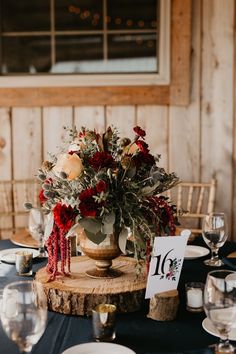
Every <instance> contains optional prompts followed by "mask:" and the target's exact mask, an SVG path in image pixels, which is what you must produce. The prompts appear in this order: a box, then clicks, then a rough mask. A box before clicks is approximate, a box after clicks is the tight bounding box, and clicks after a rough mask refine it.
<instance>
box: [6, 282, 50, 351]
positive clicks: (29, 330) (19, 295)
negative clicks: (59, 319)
mask: <svg viewBox="0 0 236 354" xmlns="http://www.w3.org/2000/svg"><path fill="white" fill-rule="evenodd" d="M1 322H2V328H3V330H4V331H5V333H6V334H7V336H8V337H9V338H10V339H11V340H12V341H14V342H15V343H16V344H17V346H18V348H19V351H20V353H22V354H23V353H30V352H31V350H32V347H33V345H35V344H36V343H37V342H38V340H39V339H40V338H41V336H42V334H43V333H44V331H45V328H46V322H47V298H46V295H45V293H44V290H43V285H42V284H41V283H39V282H37V281H33V282H32V281H17V282H13V283H10V284H8V285H6V286H5V288H4V290H3V297H2V307H1Z"/></svg>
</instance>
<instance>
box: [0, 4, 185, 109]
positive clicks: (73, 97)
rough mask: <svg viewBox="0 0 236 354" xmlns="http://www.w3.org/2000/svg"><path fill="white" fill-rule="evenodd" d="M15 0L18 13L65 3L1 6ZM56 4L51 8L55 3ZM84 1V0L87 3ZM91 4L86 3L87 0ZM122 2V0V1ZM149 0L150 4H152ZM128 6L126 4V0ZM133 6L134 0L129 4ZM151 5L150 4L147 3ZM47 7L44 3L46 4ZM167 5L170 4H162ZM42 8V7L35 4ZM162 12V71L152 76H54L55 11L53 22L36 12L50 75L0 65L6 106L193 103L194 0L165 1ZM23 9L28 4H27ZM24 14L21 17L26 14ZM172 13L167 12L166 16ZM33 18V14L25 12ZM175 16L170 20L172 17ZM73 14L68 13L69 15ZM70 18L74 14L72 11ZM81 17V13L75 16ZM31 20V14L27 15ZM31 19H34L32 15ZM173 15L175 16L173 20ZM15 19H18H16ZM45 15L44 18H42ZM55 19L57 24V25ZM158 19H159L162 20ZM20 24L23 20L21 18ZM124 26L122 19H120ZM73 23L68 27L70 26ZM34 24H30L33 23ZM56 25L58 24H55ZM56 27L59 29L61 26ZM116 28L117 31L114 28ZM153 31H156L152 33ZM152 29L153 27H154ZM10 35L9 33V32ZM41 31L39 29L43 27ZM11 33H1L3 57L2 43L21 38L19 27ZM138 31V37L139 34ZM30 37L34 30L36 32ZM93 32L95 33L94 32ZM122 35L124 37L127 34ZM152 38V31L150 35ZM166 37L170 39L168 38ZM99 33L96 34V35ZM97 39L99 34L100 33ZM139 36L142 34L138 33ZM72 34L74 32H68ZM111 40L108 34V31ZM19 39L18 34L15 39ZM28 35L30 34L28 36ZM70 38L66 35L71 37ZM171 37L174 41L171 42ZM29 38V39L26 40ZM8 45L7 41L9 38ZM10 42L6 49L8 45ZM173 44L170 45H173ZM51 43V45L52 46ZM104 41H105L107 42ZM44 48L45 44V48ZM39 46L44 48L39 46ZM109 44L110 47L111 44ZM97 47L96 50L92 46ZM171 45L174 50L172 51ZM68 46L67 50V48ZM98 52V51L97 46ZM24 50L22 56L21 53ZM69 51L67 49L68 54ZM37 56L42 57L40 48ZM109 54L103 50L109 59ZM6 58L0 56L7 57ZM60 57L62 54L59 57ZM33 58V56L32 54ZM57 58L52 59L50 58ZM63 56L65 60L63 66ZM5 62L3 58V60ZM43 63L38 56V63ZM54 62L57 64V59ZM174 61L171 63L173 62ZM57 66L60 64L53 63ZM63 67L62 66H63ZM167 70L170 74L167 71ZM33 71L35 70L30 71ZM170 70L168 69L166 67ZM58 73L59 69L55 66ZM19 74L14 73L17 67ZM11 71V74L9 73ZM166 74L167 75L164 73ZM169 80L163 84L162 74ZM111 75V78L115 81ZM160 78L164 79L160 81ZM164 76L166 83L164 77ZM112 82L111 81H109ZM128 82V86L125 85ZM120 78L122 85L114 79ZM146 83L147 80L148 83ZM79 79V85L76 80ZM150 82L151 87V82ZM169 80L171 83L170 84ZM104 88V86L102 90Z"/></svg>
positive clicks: (0, 101)
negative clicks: (52, 68)
mask: <svg viewBox="0 0 236 354" xmlns="http://www.w3.org/2000/svg"><path fill="white" fill-rule="evenodd" d="M5 1H7V2H9V3H12V4H13V5H15V7H13V8H12V9H11V11H12V13H13V14H15V13H16V9H17V13H18V11H19V9H18V7H20V5H21V4H23V3H28V4H32V3H33V4H36V3H38V4H39V6H40V7H43V6H45V7H46V8H47V9H48V6H49V5H50V7H49V9H51V6H52V4H54V2H53V1H55V4H59V3H60V1H61V0H34V1H33V2H32V1H30V0H21V1H14V0H0V5H1V6H3V2H5ZM48 1H50V4H49V2H48ZM79 1H80V0H69V1H68V2H69V3H70V6H74V9H73V8H70V9H71V11H72V12H73V11H77V12H78V10H76V6H78V2H79ZM81 1H82V0H81ZM84 1H85V0H84ZM91 1H93V3H94V4H95V3H97V2H98V1H100V0H91ZM109 1H112V2H113V1H114V2H115V1H116V0H107V4H109ZM121 1H122V0H120V2H121ZM139 1H141V0H133V3H134V4H135V5H136V4H137V3H138V2H139ZM143 1H144V0H143ZM148 1H149V0H147V2H148ZM89 2H90V0H86V4H89ZM124 2H126V1H125V0H124ZM127 2H128V0H127ZM170 2H171V9H170V10H171V11H169V10H168V6H167V5H166V4H169V5H170ZM145 3H146V1H145ZM42 4H44V5H42ZM162 5H164V6H162ZM35 6H36V5H35ZM158 6H159V7H160V11H159V20H160V21H159V22H160V26H159V30H158V25H157V29H156V32H157V38H159V39H157V41H156V43H158V45H157V44H156V48H159V52H157V54H158V56H157V66H156V68H157V70H158V72H156V73H155V72H146V73H142V72H141V73H140V72H139V73H129V74H127V73H124V72H123V73H119V74H118V73H113V74H107V73H106V74H93V75H90V74H87V73H82V74H78V75H77V74H75V73H74V74H70V73H69V74H68V73H67V74H66V75H65V74H60V75H59V74H57V73H54V74H52V73H51V74H50V75H49V70H50V69H51V66H50V65H51V64H50V60H52V62H53V63H55V65H57V64H56V60H57V59H56V55H57V54H56V49H55V51H54V52H53V50H52V48H53V46H54V48H56V31H54V35H53V31H52V30H51V28H50V30H48V26H49V24H50V26H51V25H52V23H53V21H52V18H51V16H52V12H50V11H49V14H50V18H49V16H48V17H46V18H45V17H43V18H41V20H39V18H40V11H35V13H34V16H33V15H32V16H33V17H32V21H31V23H33V24H35V25H36V27H37V26H39V25H40V21H41V25H40V26H41V29H40V32H41V33H40V36H41V38H39V37H40V36H39V35H38V36H35V37H37V39H38V41H35V43H36V42H37V43H39V44H40V43H41V44H42V43H44V46H41V48H44V49H42V50H41V52H42V53H43V54H42V56H43V57H44V58H45V65H46V66H47V65H48V69H47V70H46V69H45V71H44V72H42V71H41V72H40V73H39V69H37V68H36V71H37V72H36V73H35V65H36V64H34V65H33V66H34V68H33V67H32V66H30V65H29V63H27V75H26V73H21V74H17V73H16V72H12V73H9V72H5V73H4V70H5V69H4V65H3V63H1V62H0V68H1V67H2V65H3V68H2V71H3V72H2V75H1V71H0V106H21V107H30V106H60V105H67V106H74V105H90V106H91V105H126V104H129V105H130V104H131V105H135V104H159V105H169V104H171V105H184V106H185V105H187V104H188V103H189V96H190V95H189V93H190V90H189V88H190V49H191V47H190V44H191V11H192V10H191V7H192V0H159V5H158ZM22 7H23V5H22ZM24 11H25V10H22V11H21V13H22V14H23V15H24ZM165 11H166V13H165ZM25 13H26V14H27V12H26V11H25ZM0 14H3V11H2V9H0ZM169 14H170V16H169ZM67 15H68V13H67ZM69 15H70V12H69ZM75 15H76V14H75ZM25 16H26V15H25ZM27 16H28V17H29V15H28V14H27ZM168 16H169V17H170V18H169V20H170V21H169V20H168ZM13 17H14V16H12V18H13ZM41 17H42V16H41ZM55 18H56V17H54V21H55ZM157 18H158V16H157ZM19 21H20V20H19ZM19 21H18V22H17V26H19V25H20V22H21V23H24V26H26V23H25V22H27V21H25V20H24V17H23V19H22V20H21V21H20V22H19ZM168 21H169V22H170V26H169V32H168V30H167V31H163V30H162V28H163V26H164V24H167V23H168ZM118 22H119V21H118ZM65 25H67V23H66V24H65ZM27 26H28V24H27ZM54 27H55V24H54ZM55 28H56V27H55ZM0 29H3V26H2V24H0ZM111 30H113V29H111ZM133 30H134V31H136V32H137V30H138V29H137V28H133ZM148 30H150V28H149V29H148ZM151 30H152V28H151ZM4 31H5V32H7V31H8V30H4ZM27 31H29V30H28V28H25V29H24V32H25V33H27ZM37 31H38V29H37ZM68 31H71V33H70V35H72V34H73V32H72V31H74V30H73V29H70V30H68ZM99 31H102V32H101V35H104V36H105V31H104V30H103V29H99ZM9 32H13V33H12V34H11V35H10V34H8V37H7V35H6V33H5V35H1V32H0V53H2V44H3V40H4V38H5V39H6V37H7V38H8V39H10V37H14V32H15V34H17V33H19V30H18V28H15V29H9ZM24 32H22V33H21V35H20V36H18V37H20V39H21V40H23V37H24V35H23V34H24ZM64 32H65V29H60V30H59V29H58V33H57V34H58V36H59V35H60V36H61V34H62V33H63V36H64ZM121 32H122V29H120V28H119V29H117V33H116V37H117V38H119V37H122V36H123V34H122V33H121ZM136 32H135V33H136ZM30 33H32V30H31V29H30ZM90 34H91V33H90ZM121 34H122V36H121ZM149 34H150V33H149ZM164 34H165V35H166V39H165V36H164ZM93 35H95V33H94V34H93ZM96 35H98V33H97V31H96ZM136 35H137V33H136ZM68 36H69V34H68ZM107 36H108V33H107ZM15 37H17V36H15ZM26 37H27V36H26ZM65 37H66V36H64V39H65ZM169 37H170V41H169ZM26 39H27V38H26ZM6 42H7V40H6ZM6 42H5V45H7V44H6ZM169 42H170V43H169ZM46 43H48V44H46ZM103 43H104V42H103ZM41 44H40V45H41ZM37 45H38V44H37ZM108 46H109V43H108ZM91 47H92V46H91ZM169 47H170V50H169ZM64 48H65V47H64ZM9 50H12V51H13V50H14V46H11V47H10V48H9ZM48 50H49V51H50V53H49V54H48V53H47V54H46V53H45V52H46V51H48ZM91 50H92V48H91ZM19 51H20V53H19ZM64 51H65V49H63V50H62V52H61V53H62V54H61V56H62V55H65V54H66V53H63V52H64ZM22 53H23V55H21V57H23V59H24V58H25V55H24V51H22ZM37 53H40V51H39V50H38V51H37ZM103 53H104V52H102V55H103ZM165 53H169V55H167V56H165V55H166V54H165ZM18 54H19V56H20V54H21V50H20V49H19V48H18V52H17V53H16V55H18ZM1 55H2V54H0V57H1ZM5 55H6V54H5ZM58 55H59V54H58ZM32 57H33V55H32ZM50 58H51V59H50ZM62 59H63V60H64V58H60V61H61V62H62ZM0 60H1V59H0ZM36 60H38V58H37V57H35V61H36ZM53 60H54V61H53ZM169 61H170V63H169ZM53 65H54V64H53ZM60 65H61V64H60ZM165 67H166V68H167V70H165ZM29 68H30V69H29ZM163 68H164V69H163ZM54 69H55V66H54ZM12 70H13V69H12ZM5 71H8V70H7V69H6V70H5ZM161 73H162V74H161ZM163 73H166V75H165V74H164V76H162V80H163V82H162V83H161V79H160V77H161V75H163ZM127 75H128V77H129V80H130V81H127ZM99 76H100V86H99V84H98V79H99ZM109 77H110V78H109ZM157 77H158V80H157ZM163 77H164V79H163ZM105 78H106V81H105ZM124 78H125V80H126V83H124ZM114 79H116V81H114ZM142 79H146V83H145V80H144V81H142ZM76 80H77V81H76ZM148 80H149V81H148ZM148 82H149V84H148ZM165 82H166V83H165ZM101 85H103V87H102V88H101Z"/></svg>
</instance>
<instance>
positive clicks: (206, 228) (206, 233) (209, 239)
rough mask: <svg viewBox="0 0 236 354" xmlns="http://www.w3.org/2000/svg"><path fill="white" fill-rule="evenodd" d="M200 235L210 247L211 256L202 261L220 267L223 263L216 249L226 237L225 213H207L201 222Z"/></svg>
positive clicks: (222, 243)
mask: <svg viewBox="0 0 236 354" xmlns="http://www.w3.org/2000/svg"><path fill="white" fill-rule="evenodd" d="M202 236H203V240H204V241H205V243H206V244H207V246H208V247H209V248H210V249H211V258H210V259H207V260H205V261H204V263H205V264H206V265H208V266H213V267H220V266H222V265H223V264H224V263H223V262H222V261H221V260H220V259H219V256H218V251H219V248H220V247H222V246H223V245H224V243H225V241H226V239H227V237H228V230H227V221H226V215H225V214H224V213H209V214H207V215H205V217H204V218H203V223H202Z"/></svg>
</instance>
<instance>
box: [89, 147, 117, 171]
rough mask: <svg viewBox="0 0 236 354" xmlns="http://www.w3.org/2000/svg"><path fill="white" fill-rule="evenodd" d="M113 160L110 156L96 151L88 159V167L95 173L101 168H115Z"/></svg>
mask: <svg viewBox="0 0 236 354" xmlns="http://www.w3.org/2000/svg"><path fill="white" fill-rule="evenodd" d="M115 164H116V163H115V160H114V159H113V157H112V156H111V154H109V153H107V152H105V151H97V152H96V153H95V154H94V155H93V156H92V157H91V158H90V159H89V165H90V166H92V167H93V168H94V169H95V170H96V171H98V170H100V169H101V168H103V167H106V168H113V167H114V166H115Z"/></svg>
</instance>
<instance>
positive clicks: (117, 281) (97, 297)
mask: <svg viewBox="0 0 236 354" xmlns="http://www.w3.org/2000/svg"><path fill="white" fill-rule="evenodd" d="M112 265H113V268H114V269H119V270H121V271H122V275H121V276H120V277H117V278H113V279H94V278H90V277H88V276H87V275H86V274H85V272H86V270H88V269H89V268H92V267H94V261H93V260H92V259H90V258H88V257H87V256H80V257H72V258H71V275H70V276H68V277H65V276H64V277H62V276H57V278H56V279H55V280H54V281H48V279H49V275H48V273H47V272H46V268H45V267H44V268H41V269H40V270H39V271H38V272H37V273H36V277H35V279H36V280H37V281H39V282H40V283H42V284H43V286H44V289H45V292H46V294H47V298H48V308H49V310H52V311H56V312H60V313H64V314H72V315H88V316H89V315H91V311H92V309H93V308H94V307H95V306H96V305H98V304H101V303H110V304H114V305H116V306H117V311H118V312H134V311H137V310H139V309H140V307H141V305H142V303H143V300H144V291H145V288H146V282H147V278H146V267H145V265H143V268H142V271H141V273H140V274H139V275H138V276H137V271H136V261H135V260H134V259H133V258H129V257H123V256H121V257H118V258H116V259H115V260H113V262H112ZM58 269H60V264H59V267H58Z"/></svg>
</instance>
